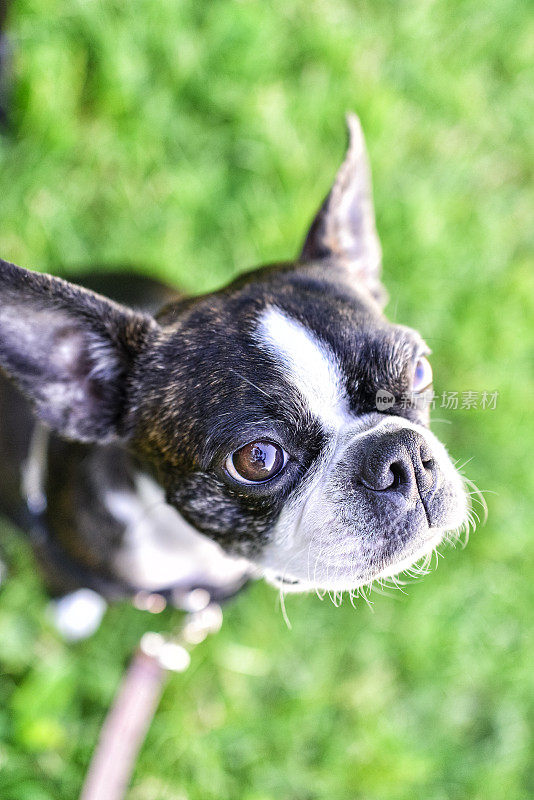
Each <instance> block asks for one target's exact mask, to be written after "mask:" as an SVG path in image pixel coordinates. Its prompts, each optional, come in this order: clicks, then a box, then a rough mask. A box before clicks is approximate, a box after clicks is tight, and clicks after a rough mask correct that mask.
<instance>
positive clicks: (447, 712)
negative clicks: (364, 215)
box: [0, 0, 534, 800]
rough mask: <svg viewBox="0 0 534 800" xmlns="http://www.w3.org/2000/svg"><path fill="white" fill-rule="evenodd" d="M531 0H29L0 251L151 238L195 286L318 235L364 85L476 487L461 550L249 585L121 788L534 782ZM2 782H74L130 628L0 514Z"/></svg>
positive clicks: (508, 788) (11, 789)
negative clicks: (469, 405) (487, 405)
mask: <svg viewBox="0 0 534 800" xmlns="http://www.w3.org/2000/svg"><path fill="white" fill-rule="evenodd" d="M531 12H532V7H531V5H530V4H528V3H524V2H521V1H520V0H508V1H507V2H501V1H500V0H414V1H413V2H410V3H405V2H400V3H398V2H393V0H372V1H371V0H368V1H367V2H365V1H363V2H349V1H348V0H272V2H269V3H265V2H259V0H243V2H231V1H230V0H216V1H214V2H210V3H207V2H204V3H203V2H199V0H196V2H195V0H180V2H177V1H176V0H136V2H135V3H130V4H126V3H122V2H118V1H117V0H71V2H69V3H62V2H57V1H54V0H33V2H29V0H17V2H16V3H15V4H14V5H13V7H12V9H11V16H10V30H11V44H12V50H13V66H14V71H15V82H14V88H13V94H12V106H11V112H12V117H11V128H10V130H9V131H8V133H7V134H5V135H4V136H3V137H2V138H1V139H0V186H1V193H0V253H1V255H2V257H3V258H6V259H9V260H12V261H15V262H17V263H19V264H21V265H24V266H31V267H35V268H38V269H43V270H47V271H51V272H56V273H58V274H62V273H63V272H65V271H66V270H68V271H69V272H71V273H72V272H76V271H77V270H80V269H82V268H85V267H86V266H87V265H89V264H93V263H94V264H99V265H100V264H101V265H103V268H106V266H108V267H112V266H116V264H118V263H120V264H132V265H133V266H134V267H135V268H136V269H139V270H140V271H145V272H147V273H149V274H151V275H156V276H160V277H161V278H164V279H167V280H168V281H171V282H174V283H176V284H178V285H180V286H182V287H185V288H186V289H188V290H189V291H195V292H197V291H205V290H208V289H212V288H215V287H218V286H220V285H221V284H223V283H224V282H225V281H227V280H228V279H229V278H230V277H232V276H234V275H235V274H237V273H238V272H239V271H240V270H243V269H245V268H247V267H249V266H252V265H254V264H256V263H260V262H262V261H263V262H268V261H273V260H276V259H284V258H287V257H290V256H292V255H293V254H295V253H296V252H297V250H298V247H299V244H300V242H301V240H302V238H303V235H304V233H305V229H306V226H307V224H308V222H309V220H310V218H311V216H312V214H313V212H314V211H315V209H316V207H317V206H318V204H319V202H320V200H321V199H322V197H323V195H324V193H325V192H326V191H327V189H328V187H329V184H330V181H331V180H332V177H333V174H334V172H335V170H336V169H337V167H338V165H339V163H340V159H341V157H342V154H343V149H344V141H345V131H344V122H343V115H344V112H345V111H346V110H348V109H353V110H355V111H357V112H358V113H359V114H360V116H361V118H362V122H363V125H364V129H365V131H366V136H367V140H368V146H369V150H370V154H371V160H372V164H373V172H374V184H375V199H376V207H377V218H378V226H379V231H380V234H381V238H382V243H383V248H384V273H385V282H386V285H387V286H388V289H389V291H390V295H391V298H392V299H391V302H390V306H389V313H390V316H392V318H394V319H395V320H397V321H399V322H404V323H407V324H410V325H412V326H415V327H417V328H419V329H420V330H421V331H422V333H423V335H424V336H425V337H426V339H427V341H428V342H429V343H430V345H431V346H432V348H433V351H434V355H433V365H434V371H435V376H436V389H437V391H438V392H442V391H452V390H459V391H467V390H472V391H479V392H481V391H483V390H488V391H498V392H499V399H498V404H497V408H496V410H494V411H490V410H485V411H483V410H463V411H462V410H458V411H446V410H444V409H440V408H438V409H437V410H436V412H435V415H434V416H435V417H436V418H437V419H436V422H435V423H434V431H435V432H436V433H437V434H438V435H439V436H441V437H442V438H443V439H444V440H445V441H446V443H447V445H448V446H449V448H450V450H451V452H452V454H453V455H454V457H455V458H458V459H459V460H460V461H462V462H464V461H467V460H468V459H471V460H470V462H469V464H468V466H467V467H466V470H465V471H466V474H467V475H468V476H469V477H471V478H472V479H473V480H475V481H476V483H477V484H478V485H479V486H480V487H481V488H482V489H484V490H488V491H489V492H491V493H490V494H488V495H487V496H486V497H487V500H488V505H489V521H488V523H487V525H486V526H485V527H483V528H479V530H478V531H477V532H476V533H475V534H474V535H473V536H472V537H471V540H470V542H469V545H468V547H467V548H466V549H465V550H462V549H456V550H454V551H453V550H449V551H447V552H446V557H445V558H444V559H443V560H440V567H439V569H438V570H437V571H435V572H433V573H432V574H430V575H429V576H427V577H426V578H424V579H421V580H419V581H418V582H416V583H414V584H411V585H409V586H407V587H406V593H405V594H402V593H400V592H392V593H391V595H390V596H384V595H381V594H377V593H374V594H373V595H372V602H373V606H372V610H371V609H370V608H368V606H367V605H366V604H365V603H364V602H363V601H359V602H358V603H357V604H356V608H355V609H353V608H352V607H351V606H350V604H349V603H348V602H347V601H346V602H345V603H344V605H343V606H342V607H341V608H334V607H333V606H332V604H331V603H330V602H329V601H328V600H325V601H324V602H322V603H321V602H320V601H319V600H318V599H317V598H316V597H315V596H310V597H290V598H288V600H287V607H288V613H289V617H290V619H291V622H292V625H293V629H292V630H291V631H289V630H288V629H287V628H286V626H285V624H284V622H283V619H282V615H281V613H280V609H279V607H278V604H277V599H276V596H275V593H274V592H273V591H272V590H271V589H270V588H268V587H266V586H264V585H261V584H259V585H256V586H254V587H253V588H252V589H251V590H250V591H249V592H248V593H245V594H244V595H243V596H241V597H240V598H239V599H238V600H237V601H236V602H234V603H233V604H232V605H231V606H229V607H228V609H227V612H226V623H225V626H224V628H223V631H222V632H221V633H220V634H219V635H218V636H217V637H216V638H214V639H213V641H210V642H208V643H206V644H205V645H204V646H202V648H199V650H198V652H195V654H194V656H193V663H192V667H191V669H190V670H189V671H188V672H187V673H186V674H185V675H182V676H174V677H172V678H171V679H170V681H169V684H168V687H167V689H166V692H165V695H164V697H163V701H162V704H161V707H160V709H159V712H158V714H157V717H156V719H155V721H154V724H153V726H152V729H151V731H150V734H149V737H148V740H147V742H146V744H145V747H144V749H143V751H142V754H141V758H140V760H139V763H138V766H137V770H136V775H135V780H134V783H133V786H132V789H131V791H130V793H129V795H128V797H129V800H228V799H229V798H232V800H238V799H239V800H241V799H242V800H271V798H285V799H286V800H326V799H327V798H328V800H355V799H357V798H362V799H365V800H390V799H391V800H404V799H405V798H406V800H408V798H413V797H418V798H425V800H453V798H476V799H479V798H480V800H482V799H483V800H487V798H492V800H501V798H503V800H504V799H506V800H513V799H514V798H531V797H532V796H534V768H533V756H534V742H533V721H534V690H533V665H534V638H533V636H532V621H533V619H534V614H533V612H534V535H533V534H534V531H533V514H532V498H533V494H534V492H533V489H534V469H533V461H532V453H533V450H534V435H533V422H532V400H533V397H534V374H533V373H534V370H533V338H534V337H533V325H534V270H533V266H534V264H533V258H532V230H533V226H532V209H533V200H534V197H533V189H532V187H533V180H532V179H533V165H534V158H533V156H534V146H533V137H532V128H533V125H532V113H533V99H534V98H533V87H534V75H533V70H532V53H533V52H534V17H533V15H532V13H531ZM2 542H3V545H4V547H5V548H6V550H7V552H8V556H9V561H10V563H11V570H10V577H9V580H7V581H6V582H5V584H4V585H3V587H2V589H1V592H0V670H1V679H0V797H1V798H2V800H71V799H72V798H75V797H76V796H77V792H78V791H79V787H80V785H81V781H82V777H83V775H84V772H85V769H86V766H87V763H88V760H89V757H90V753H91V751H92V749H93V746H94V744H95V741H96V738H97V735H98V730H99V727H100V724H101V722H102V719H103V716H104V714H105V711H106V709H107V707H108V705H109V703H110V701H111V698H112V696H113V693H114V690H115V688H116V686H117V683H118V681H119V678H120V676H121V673H122V671H123V669H124V666H125V664H126V663H127V661H128V657H129V655H130V653H131V652H132V649H133V648H134V646H135V644H136V642H137V641H138V639H139V636H140V635H141V633H142V632H143V631H144V630H147V629H152V628H154V626H155V625H156V626H159V627H162V628H169V627H170V626H171V625H172V624H174V623H175V622H176V620H177V615H176V614H167V613H166V614H164V615H163V616H162V617H159V618H157V619H155V618H153V617H149V616H148V615H145V614H143V613H142V612H139V611H134V610H133V609H132V608H130V607H128V606H127V605H124V606H117V607H114V608H112V609H111V610H110V611H109V613H108V614H107V617H106V619H105V622H104V624H103V626H102V628H101V629H100V630H99V632H98V633H97V634H96V635H95V636H94V637H93V638H92V639H91V640H89V641H87V642H85V643H82V644H78V645H76V646H67V645H65V644H64V643H63V642H62V641H60V640H59V639H58V637H57V636H56V635H55V633H54V632H53V630H52V628H51V626H50V624H49V622H48V620H47V616H46V602H47V600H46V597H45V595H44V593H43V590H42V587H41V584H40V582H39V579H38V577H37V576H36V575H35V568H34V566H33V564H32V561H31V558H30V556H29V554H28V552H27V551H26V549H25V547H24V546H21V544H20V543H19V542H18V540H17V539H16V537H15V536H14V533H13V531H11V530H10V529H8V528H7V526H5V525H4V526H3V527H2Z"/></svg>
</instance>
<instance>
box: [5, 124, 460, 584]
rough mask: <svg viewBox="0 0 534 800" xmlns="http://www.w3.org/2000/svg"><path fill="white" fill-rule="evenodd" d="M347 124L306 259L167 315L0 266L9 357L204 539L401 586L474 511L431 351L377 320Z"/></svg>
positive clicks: (309, 575)
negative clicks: (128, 458)
mask: <svg viewBox="0 0 534 800" xmlns="http://www.w3.org/2000/svg"><path fill="white" fill-rule="evenodd" d="M349 131H350V141H349V149H348V153H347V156H346V159H345V161H344V163H343V165H342V167H341V169H340V171H339V173H338V175H337V177H336V180H335V183H334V186H333V188H332V190H331V192H330V194H329V195H328V197H327V198H326V200H325V202H324V203H323V206H322V207H321V209H320V211H319V213H318V215H317V217H316V219H315V220H314V222H313V224H312V226H311V229H310V231H309V233H308V236H307V238H306V241H305V243H304V247H303V250H302V253H301V256H300V258H299V260H298V261H296V262H291V263H287V264H281V265H275V266H272V267H264V268H262V269H260V270H256V271H254V272H250V273H248V274H245V275H244V276H242V277H240V278H239V279H238V280H237V281H235V282H234V283H232V284H230V285H229V286H228V287H226V288H225V289H223V290H221V291H218V292H215V293H212V294H209V295H205V296H203V297H199V298H192V299H187V300H183V301H178V302H175V303H172V304H171V305H169V306H167V307H166V308H164V309H163V310H162V311H161V312H160V314H159V315H157V316H156V317H155V318H153V317H151V316H148V315H144V314H141V313H137V312H134V311H131V310H129V309H127V308H124V307H122V306H118V305H116V304H114V303H112V302H111V301H109V300H106V299H105V298H103V297H101V296H99V295H96V294H93V293H91V292H88V291H85V290H83V289H81V288H78V287H75V286H73V285H72V284H69V283H66V282H65V281H62V280H60V279H58V278H53V277H50V276H45V275H40V274H35V273H32V272H28V271H27V270H22V269H20V268H18V267H15V266H14V265H12V264H8V263H6V262H1V264H0V293H1V305H0V365H1V366H2V367H3V368H4V369H5V370H6V372H7V373H8V374H9V375H10V376H11V377H12V378H13V379H14V381H15V382H16V383H17V384H18V386H19V387H20V388H21V389H22V391H23V392H25V393H26V395H27V396H28V397H29V398H30V399H31V400H32V401H33V404H34V408H35V411H36V414H37V415H38V416H39V417H40V418H41V419H42V420H44V421H45V422H46V423H48V424H49V425H50V426H51V427H52V428H54V429H55V430H56V431H58V432H59V433H60V434H62V435H63V436H66V437H68V438H73V439H78V440H82V441H92V442H105V441H109V440H113V439H118V440H121V441H123V442H124V443H125V445H126V446H127V447H128V448H130V449H131V450H132V451H133V452H134V453H135V454H136V455H137V456H138V457H139V458H141V459H142V460H143V461H144V463H145V464H146V465H147V468H149V469H151V470H152V471H153V472H154V473H155V474H156V476H157V478H158V481H159V482H160V484H161V486H162V487H163V488H164V490H165V492H166V497H167V501H168V502H169V503H170V504H171V505H173V506H174V507H175V508H176V509H177V510H178V511H179V512H180V514H181V515H182V516H183V517H185V519H186V520H187V521H188V522H189V523H190V524H192V525H193V526H194V528H195V529H196V530H197V531H199V532H200V533H201V534H204V535H206V536H208V537H210V538H211V539H213V540H215V541H216V542H218V543H219V544H220V545H221V547H222V548H223V549H224V550H225V551H227V552H229V553H231V554H235V555H240V556H244V557H246V558H248V559H249V560H250V561H251V562H252V563H253V564H254V565H255V566H256V567H259V568H260V569H261V570H262V571H263V573H264V574H265V576H266V577H267V578H268V580H270V581H271V582H273V583H275V584H276V585H280V586H283V587H284V588H285V589H288V590H293V591H303V590H308V589H310V588H313V587H318V588H325V589H333V590H343V589H353V588H355V587H357V586H359V585H361V584H364V583H368V582H370V581H371V580H373V579H374V578H376V577H381V576H387V575H393V574H395V573H397V572H399V571H401V570H402V569H404V568H406V567H407V566H409V565H410V564H412V563H413V562H414V561H416V560H418V559H419V558H421V557H422V556H424V555H425V554H427V553H429V552H431V551H432V550H433V548H434V547H435V546H436V545H437V544H438V543H439V542H440V540H441V539H442V537H443V536H444V535H445V533H446V532H447V531H449V530H451V529H456V528H457V527H459V526H460V525H461V524H462V523H463V522H464V520H465V517H466V513H467V501H466V494H465V492H464V490H463V486H462V481H461V479H460V476H459V474H458V473H457V472H456V470H455V468H454V466H453V464H452V462H451V460H450V458H449V456H448V455H447V453H446V450H445V448H444V447H443V445H442V444H441V443H440V442H439V441H438V440H437V439H436V437H435V436H434V435H433V434H432V433H431V432H430V430H429V413H428V403H425V391H427V390H428V389H429V388H430V385H431V383H432V373H431V368H430V364H429V362H428V359H427V356H428V352H429V351H428V348H427V347H426V345H425V343H424V342H423V340H422V338H421V337H420V336H419V334H418V333H416V332H415V331H413V330H411V329H409V328H406V327H403V326H400V325H394V324H392V323H390V322H388V321H387V319H386V318H385V317H384V315H383V313H382V307H383V305H384V299H385V293H384V291H383V289H382V286H381V283H380V246H379V242H378V238H377V235H376V230H375V221H374V212H373V205H372V196H371V184H370V174H369V167H368V163H367V156H366V152H365V146H364V140H363V135H362V133H361V129H360V125H359V122H358V120H357V119H356V117H353V116H351V117H349ZM406 393H409V394H410V395H411V396H412V397H413V398H415V400H414V402H408V403H406V402H401V398H402V397H403V396H405V395H406ZM377 397H378V398H379V399H380V398H382V397H386V398H388V403H387V404H385V405H383V406H382V405H380V404H379V405H378V407H377Z"/></svg>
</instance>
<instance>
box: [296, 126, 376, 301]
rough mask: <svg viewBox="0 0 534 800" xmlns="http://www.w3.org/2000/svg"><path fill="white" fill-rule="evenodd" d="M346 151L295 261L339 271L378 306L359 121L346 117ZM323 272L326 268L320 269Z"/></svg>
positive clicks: (370, 198) (371, 218) (365, 160)
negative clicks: (363, 288)
mask: <svg viewBox="0 0 534 800" xmlns="http://www.w3.org/2000/svg"><path fill="white" fill-rule="evenodd" d="M347 126H348V129H349V146H348V150H347V155H346V156H345V160H344V162H343V164H342V165H341V167H340V169H339V172H338V173H337V175H336V179H335V181H334V185H333V186H332V189H331V190H330V193H329V194H328V196H327V198H326V200H325V201H324V203H323V205H322V206H321V208H320V209H319V212H318V214H317V216H316V217H315V219H314V221H313V223H312V226H311V228H310V230H309V232H308V235H307V237H306V241H305V242H304V247H303V248H302V253H301V255H300V259H301V261H303V262H306V261H318V260H319V261H320V260H323V259H325V262H329V263H332V262H334V263H335V264H337V265H339V266H340V267H342V268H343V269H344V271H345V273H346V275H347V278H348V279H349V280H350V281H351V282H353V283H354V284H360V285H363V286H366V287H367V289H368V290H369V291H370V292H371V294H372V295H373V297H375V299H376V300H378V302H379V303H380V304H381V305H383V304H385V301H386V293H385V291H384V288H383V287H382V284H381V283H380V268H381V248H380V242H379V240H378V235H377V232H376V226H375V213H374V207H373V194H372V186H371V170H370V167H369V159H368V156H367V150H366V147H365V140H364V138H363V131H362V127H361V125H360V120H359V119H358V117H357V116H356V115H355V114H347ZM325 266H326V263H325Z"/></svg>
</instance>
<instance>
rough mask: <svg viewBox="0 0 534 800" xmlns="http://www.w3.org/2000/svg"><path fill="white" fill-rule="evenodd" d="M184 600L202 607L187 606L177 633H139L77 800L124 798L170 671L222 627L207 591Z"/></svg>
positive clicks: (183, 663) (178, 667)
mask: <svg viewBox="0 0 534 800" xmlns="http://www.w3.org/2000/svg"><path fill="white" fill-rule="evenodd" d="M187 601H188V603H189V606H190V608H191V607H194V606H195V605H197V606H198V605H202V603H204V606H203V607H201V608H198V609H197V610H194V611H192V610H190V611H187V613H186V616H185V620H184V624H183V626H182V628H181V629H180V631H179V632H178V634H177V635H175V636H170V637H165V636H163V635H162V634H160V633H145V634H144V636H143V637H142V639H141V641H140V643H139V647H138V649H137V652H136V653H135V655H134V657H133V659H132V662H131V664H130V666H129V667H128V670H127V672H126V675H125V676H124V678H123V679H122V682H121V685H120V686H119V689H118V692H117V695H116V697H115V700H114V702H113V705H112V707H111V709H110V711H109V712H108V715H107V717H106V719H105V721H104V725H103V727H102V731H101V733H100V738H99V740H98V744H97V747H96V750H95V752H94V755H93V758H92V760H91V763H90V765H89V770H88V772H87V777H86V779H85V783H84V786H83V789H82V793H81V795H80V800H123V798H124V797H125V794H126V791H127V789H128V785H129V783H130V779H131V776H132V773H133V770H134V767H135V762H136V761H137V755H138V753H139V750H140V749H141V746H142V744H143V742H144V740H145V737H146V734H147V732H148V729H149V728H150V724H151V722H152V719H153V717H154V714H155V713H156V709H157V707H158V704H159V700H160V697H161V694H162V692H163V689H164V686H165V683H166V680H167V677H168V675H169V673H170V672H185V670H186V669H187V668H188V666H189V664H190V661H191V657H190V651H191V649H192V648H193V647H194V646H195V645H197V644H200V642H202V641H204V639H205V638H206V637H207V636H209V634H210V633H216V632H217V631H219V630H220V628H221V625H222V619H223V618H222V610H221V607H220V605H219V604H218V603H214V602H212V601H211V599H210V596H209V594H208V592H206V591H205V590H203V589H194V590H193V591H192V592H190V593H189V595H188V596H187Z"/></svg>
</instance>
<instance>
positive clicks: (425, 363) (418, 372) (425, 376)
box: [413, 356, 432, 392]
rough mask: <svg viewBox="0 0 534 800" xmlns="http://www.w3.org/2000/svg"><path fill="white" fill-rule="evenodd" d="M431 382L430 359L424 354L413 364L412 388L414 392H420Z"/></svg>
mask: <svg viewBox="0 0 534 800" xmlns="http://www.w3.org/2000/svg"><path fill="white" fill-rule="evenodd" d="M431 383H432V367H431V366H430V361H429V360H428V358H425V356H420V357H419V358H418V359H417V364H416V365H415V371H414V376H413V390H414V392H422V391H423V390H424V389H428V387H429V386H430V384H431Z"/></svg>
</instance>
